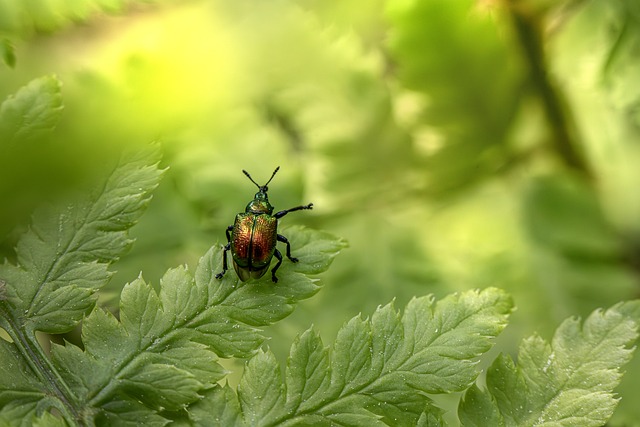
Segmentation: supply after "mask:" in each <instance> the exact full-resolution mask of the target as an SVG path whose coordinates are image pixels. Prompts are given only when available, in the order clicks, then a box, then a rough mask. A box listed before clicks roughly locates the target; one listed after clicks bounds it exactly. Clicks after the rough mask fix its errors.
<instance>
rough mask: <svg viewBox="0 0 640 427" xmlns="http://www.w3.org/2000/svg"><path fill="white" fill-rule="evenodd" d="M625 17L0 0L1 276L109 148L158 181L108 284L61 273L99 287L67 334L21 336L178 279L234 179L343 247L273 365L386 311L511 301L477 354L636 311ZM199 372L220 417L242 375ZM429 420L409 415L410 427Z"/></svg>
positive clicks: (226, 214)
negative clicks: (156, 146) (496, 294)
mask: <svg viewBox="0 0 640 427" xmlns="http://www.w3.org/2000/svg"><path fill="white" fill-rule="evenodd" d="M637 4H638V3H637V1H635V0H619V1H607V0H579V1H575V0H561V1H549V0H520V1H514V0H504V1H487V0H476V1H472V0H455V1H451V0H370V1H365V0H345V1H322V0H302V1H296V2H293V1H288V0H278V1H273V2H272V1H270V2H259V1H255V0H238V1H233V2H228V1H218V0H216V1H204V0H193V1H189V2H175V1H160V0H155V1H151V0H148V1H137V0H128V1H119V0H116V1H111V0H109V1H102V0H74V1H66V2H65V1H39V0H38V1H35V0H32V1H21V0H0V104H1V106H0V200H2V206H3V208H2V209H0V258H4V257H6V258H8V263H9V264H10V265H18V263H21V262H22V261H21V259H22V257H23V256H24V254H23V255H21V253H20V251H18V252H15V251H14V248H15V247H16V246H20V245H19V243H20V242H21V241H23V240H22V239H24V237H22V236H25V231H26V232H27V233H29V231H28V230H27V229H28V226H29V224H30V223H33V224H41V225H42V224H45V223H47V221H49V222H50V221H52V219H51V218H50V217H49V216H48V214H46V212H48V211H47V210H46V209H49V208H46V207H45V208H43V207H42V206H43V205H45V206H52V204H51V203H53V205H57V206H63V207H67V206H68V204H69V203H71V202H67V201H68V200H69V201H71V200H74V202H73V206H76V204H75V203H76V202H75V200H77V198H76V196H74V195H75V194H87V193H86V192H85V190H86V189H89V188H98V186H99V185H100V183H101V182H103V179H104V176H108V173H109V169H110V167H112V166H113V165H116V164H117V163H118V161H119V159H120V158H121V157H120V154H121V152H122V149H123V148H129V149H130V150H133V151H135V150H136V149H137V148H140V147H142V146H143V145H146V144H148V142H149V141H153V140H160V144H161V146H162V150H163V152H164V159H163V160H162V166H161V169H163V168H164V167H165V166H168V167H169V169H167V170H166V172H165V173H164V180H163V183H162V184H161V185H160V186H159V187H158V189H157V190H156V191H155V193H154V194H155V196H154V200H153V203H151V205H150V206H149V210H148V212H147V214H146V215H145V216H144V217H142V218H141V219H140V222H139V224H138V225H137V226H136V228H134V229H132V230H131V236H132V237H135V238H136V240H137V243H136V245H134V246H133V248H132V250H131V252H130V253H129V254H128V256H127V257H124V258H122V259H121V260H118V261H117V263H116V264H114V267H113V269H114V270H117V272H115V271H114V270H106V267H104V266H101V265H102V264H96V265H93V264H91V266H90V267H86V266H85V267H86V268H92V269H93V268H97V269H103V270H101V271H103V273H102V274H103V275H102V276H100V277H98V276H96V277H94V276H90V277H88V278H87V281H86V286H84V285H78V286H77V288H76V289H75V290H74V292H76V294H77V295H76V299H74V300H73V301H77V302H78V305H77V306H74V308H73V309H71V310H70V311H69V313H70V315H69V316H68V317H67V316H66V315H56V314H53V312H52V313H51V314H50V315H51V316H54V317H56V316H58V317H59V319H58V320H61V319H63V318H64V319H67V320H66V321H62V322H58V321H56V322H52V323H48V321H47V322H44V321H42V322H40V321H39V322H38V324H39V325H42V324H45V323H46V324H47V325H50V327H51V329H50V332H60V331H62V330H67V329H69V327H70V326H72V325H75V324H76V323H77V322H78V321H79V320H80V319H81V318H82V315H83V314H84V313H87V312H88V311H89V310H91V307H92V306H93V304H94V300H95V298H96V297H97V298H99V301H100V303H101V306H102V307H103V308H102V309H109V310H111V311H113V312H117V310H118V307H119V304H120V293H121V291H122V286H123V284H124V283H133V282H134V281H135V279H136V277H138V276H139V274H140V271H143V273H144V277H145V280H146V281H145V282H144V283H153V284H157V283H159V281H160V279H161V278H162V277H163V276H164V275H165V272H166V271H167V269H169V268H171V267H173V266H176V265H184V264H187V265H190V266H195V265H197V263H198V259H199V258H200V257H201V256H202V254H203V253H205V252H207V250H208V249H209V248H210V247H211V245H212V244H213V243H214V242H216V241H222V240H224V228H225V227H226V226H227V225H229V224H230V223H231V221H232V220H233V217H234V215H235V213H237V212H239V211H241V210H242V209H243V208H244V206H245V205H246V203H247V201H248V200H249V198H250V197H251V196H252V195H253V192H254V191H255V188H254V187H253V186H252V185H251V183H249V182H248V181H247V180H246V178H244V176H243V175H242V173H241V169H247V170H249V171H250V172H251V173H252V175H254V176H255V177H256V179H257V180H258V181H260V180H261V179H260V178H261V177H262V178H266V177H267V176H268V174H269V173H270V172H271V171H272V170H273V168H274V167H275V166H277V165H280V166H281V167H282V169H281V172H280V173H279V175H278V177H277V178H276V179H275V180H274V182H272V183H271V184H270V193H269V195H270V199H271V202H272V204H274V206H275V207H276V209H285V208H287V207H290V206H295V205H298V204H301V203H308V202H313V203H314V211H313V214H312V215H306V216H302V215H301V216H287V217H286V218H285V219H284V221H283V226H284V225H285V224H298V225H300V224H304V225H307V226H309V227H310V228H313V229H325V230H329V231H330V232H331V233H332V234H335V235H340V236H344V237H345V238H346V239H347V240H348V241H349V243H350V249H349V250H345V251H343V253H342V255H341V257H340V258H338V261H337V262H336V263H335V265H334V266H333V268H332V269H331V270H329V271H328V272H327V273H325V275H324V276H323V282H324V283H325V286H324V288H323V291H322V292H319V293H318V294H317V295H316V296H315V297H314V298H313V299H310V300H308V301H306V302H305V303H304V304H301V305H300V306H299V307H298V309H297V310H296V311H295V312H294V313H292V314H291V316H290V317H289V318H288V319H287V320H285V321H282V322H279V323H278V324H276V325H274V326H272V327H269V328H267V329H266V330H265V332H264V334H266V336H269V337H271V338H273V339H271V340H270V342H269V351H270V352H272V353H273V354H274V357H275V360H276V361H280V362H282V361H284V360H285V358H286V357H287V354H288V351H289V346H290V343H291V342H292V341H293V340H294V339H295V337H296V336H298V335H299V334H300V332H301V331H303V330H306V329H307V328H308V327H309V326H310V325H311V324H313V325H314V330H315V331H317V334H318V335H319V336H321V337H322V339H323V342H333V341H334V340H335V336H336V334H337V333H338V330H339V329H340V327H341V325H342V323H343V322H344V320H345V319H349V318H351V317H353V316H354V315H355V314H357V313H359V312H363V313H372V312H374V311H375V309H376V307H377V306H378V305H379V304H381V303H384V302H386V301H389V300H392V299H395V300H396V305H397V306H398V307H404V306H405V305H406V304H408V302H409V301H410V300H411V298H413V297H414V296H422V295H427V294H434V295H435V296H436V297H437V298H438V299H440V298H443V297H444V296H445V295H448V294H451V293H452V292H458V291H464V290H467V289H472V288H481V289H484V288H487V287H489V286H497V287H499V288H502V289H504V290H506V291H507V292H508V293H509V294H510V295H511V296H512V297H513V299H514V301H515V305H516V306H517V307H518V309H517V310H516V311H515V312H514V314H513V315H512V317H511V319H510V327H509V328H507V329H506V331H505V335H504V337H503V338H502V339H501V340H499V341H498V348H499V350H500V351H503V352H505V353H507V354H511V355H513V356H515V355H516V352H517V351H518V347H519V343H520V341H521V339H522V337H525V336H532V335H534V334H539V335H540V336H542V337H551V336H552V334H553V331H554V330H555V329H556V328H557V327H558V325H560V324H561V323H562V322H563V321H564V320H565V319H567V318H569V317H571V316H575V315H580V316H582V317H584V318H585V319H586V318H588V316H589V315H590V313H592V312H593V311H594V310H596V309H597V308H600V307H611V306H614V305H615V304H616V303H618V302H620V301H624V300H629V299H633V298H637V296H638V294H639V293H638V287H639V286H640V267H639V265H640V223H639V222H638V218H640V197H638V187H639V184H640V168H638V166H637V165H638V164H640V146H639V145H638V143H637V141H639V140H640V130H639V129H640V114H639V111H640V109H639V108H638V107H639V106H640V90H639V89H638V88H639V87H640V86H639V85H638V84H637V79H638V75H640V74H639V72H640V55H639V54H638V52H639V50H640V37H638V36H639V35H640V25H638V23H640V9H639V8H638V5H637ZM63 105H64V108H62V106H63ZM141 188H142V187H141ZM147 190H148V189H145V188H142V189H141V190H140V191H143V192H146V191H147ZM137 194H139V195H140V194H142V193H137ZM145 194H146V193H145ZM89 199H90V198H89ZM83 200H85V201H87V200H88V199H87V198H85V199H83ZM60 201H62V202H61V203H62V204H60ZM145 203H146V202H145ZM78 206H79V205H78ZM76 208H77V206H76ZM33 212H36V213H35V214H34V217H33V219H30V218H31V215H32V213H33ZM43 212H44V214H43ZM59 213H60V212H57V213H56V214H59ZM76 213H77V212H76ZM52 215H53V214H52ZM49 225H50V226H51V225H52V224H49ZM34 230H36V232H37V228H36V229H31V231H30V232H31V233H34ZM298 230H300V229H299V228H298V227H293V228H292V231H294V233H293V235H298V234H300V235H299V237H297V238H302V239H303V238H304V237H303V236H304V233H298ZM61 231H62V232H66V231H69V229H63V230H61ZM60 236H64V233H62V234H60ZM87 236H89V235H87ZM44 237H47V236H44ZM61 239H62V237H61ZM63 240H64V239H62V240H60V241H63ZM111 243H113V244H116V241H115V240H114V241H113V242H111ZM298 244H299V245H300V246H305V245H304V244H303V242H299V243H298ZM126 246H127V248H128V247H129V245H128V244H127V245H126ZM305 247H306V246H305ZM294 248H295V245H294ZM47 250H49V251H50V253H49V254H47V253H45V252H46V251H44V249H43V251H42V252H38V254H40V255H42V256H38V257H37V258H38V259H39V260H40V259H41V261H42V262H43V263H46V262H47V261H46V260H47V259H49V260H51V256H57V252H56V251H55V249H53V248H52V247H49V248H48V249H47ZM105 250H106V251H111V250H113V251H116V252H118V254H119V253H120V252H119V250H120V249H118V250H116V249H115V248H113V247H111V249H108V248H105ZM114 253H115V252H114ZM111 255H113V254H111ZM307 255H309V254H307ZM117 257H118V258H119V255H118V256H117ZM115 258H116V256H115V255H113V256H112V257H111V258H109V259H108V260H107V259H102V258H100V259H99V261H100V262H102V261H108V262H111V261H114V260H115ZM75 261H76V260H75V258H74V259H73V260H71V261H70V262H69V263H67V262H66V261H65V262H62V263H61V264H60V265H61V266H65V265H67V266H72V265H75V264H73V263H74V262H75ZM79 262H80V263H84V262H87V261H86V260H84V259H80V260H79ZM25 265H26V264H25ZM285 266H286V262H285ZM31 267H34V268H36V267H37V268H46V264H45V265H44V267H41V266H37V265H31ZM31 267H29V268H31ZM37 268H36V270H37ZM79 268H80V267H79ZM83 268H84V267H83ZM283 268H285V267H283ZM92 271H93V270H92ZM14 273H15V272H14ZM16 274H17V273H16ZM7 276H8V275H7ZM108 277H112V279H111V280H110V281H109V283H108V284H105V283H106V282H107V278H108ZM0 279H2V280H4V281H7V280H6V279H7V277H2V275H0ZM93 279H95V280H93ZM29 280H30V281H29V283H37V277H34V278H30V279H29ZM33 280H35V281H36V282H33ZM89 282H91V284H89ZM0 283H2V282H0ZM65 283H66V285H68V286H71V284H70V282H65ZM136 283H138V282H136ZM136 286H142V285H139V284H138V285H136ZM145 286H147V285H145ZM98 287H100V289H101V290H100V292H95V289H96V288H98ZM27 288H29V287H27ZM7 292H8V289H7V288H6V287H5V286H4V285H2V286H0V298H6V296H7ZM25 292H26V290H25ZM81 294H82V295H81ZM148 295H151V294H148ZM41 303H42V304H44V305H42V307H47V304H46V301H44V302H41ZM69 304H70V305H73V304H71V303H69ZM38 307H40V306H38ZM42 309H44V308H42ZM42 313H44V312H42ZM29 316H30V315H29ZM589 319H590V318H589ZM54 320H55V319H54ZM65 339H67V340H70V341H71V342H73V343H75V344H79V343H80V338H79V336H78V334H77V332H76V333H75V335H74V334H73V333H71V334H67V335H65ZM527 342H529V341H527ZM56 348H57V347H56ZM55 351H57V350H55ZM55 351H54V353H55ZM265 351H266V350H265ZM264 354H270V353H264ZM264 357H266V356H264ZM507 358H508V357H507V356H504V357H503V360H507ZM619 361H622V359H619ZM482 363H483V364H484V365H488V364H489V363H490V361H489V360H483V361H482ZM484 365H483V366H484ZM224 366H225V369H230V370H234V371H236V373H234V374H233V375H232V376H230V377H229V381H230V383H231V384H232V386H231V387H226V388H221V389H220V390H224V392H220V393H219V394H218V395H217V397H216V398H217V399H223V398H224V399H226V400H230V401H233V399H231V397H233V396H231V395H230V394H229V393H231V392H232V391H233V389H235V385H236V384H237V383H238V382H239V381H240V372H241V371H242V363H228V364H225V365H224ZM514 366H516V368H514V369H516V371H517V370H518V369H525V368H524V367H522V368H521V364H520V363H519V361H518V360H516V362H515V365H514ZM619 366H620V365H617V366H611V368H612V369H613V368H617V367H619ZM626 370H627V374H626V375H625V377H624V378H623V381H622V384H621V386H620V388H618V389H617V392H618V393H619V395H620V396H621V397H622V399H621V401H620V404H619V405H618V407H617V410H616V412H615V414H614V415H613V418H612V419H611V420H610V423H611V424H612V425H614V426H616V425H632V426H633V425H640V424H638V421H637V420H640V407H639V406H638V405H635V404H634V403H633V402H634V401H635V400H637V398H638V397H639V395H640V388H639V387H638V385H637V384H638V383H639V382H640V380H639V378H640V377H639V375H640V361H639V360H638V358H635V359H632V362H631V363H630V364H629V365H628V367H627V369H626ZM514 372H515V371H514ZM12 375H19V373H18V372H12ZM514 375H515V374H514ZM25 381H26V379H25ZM487 381H489V380H487ZM205 382H206V381H205ZM480 382H481V384H482V377H481V381H480ZM203 384H204V383H203ZM479 390H484V388H483V387H482V386H481V387H480V389H479ZM610 391H611V390H607V392H610ZM467 395H470V394H469V393H467ZM483 402H484V403H487V402H489V401H488V400H486V399H485V400H484V401H483ZM434 405H440V406H441V405H442V403H441V402H440V401H438V400H436V401H435V404H434ZM239 408H240V407H239ZM240 409H242V408H240ZM240 409H239V410H240ZM118 410H121V411H122V412H123V413H125V412H127V410H128V409H127V408H125V407H119V409H117V408H116V409H114V411H116V412H117V411H118ZM229 411H231V412H229V414H227V415H229V416H232V415H230V414H232V413H233V414H235V413H236V412H233V410H232V409H229ZM455 413H456V411H455V410H452V408H445V410H444V411H441V410H440V409H439V408H437V406H432V407H431V409H430V410H427V409H425V413H424V414H423V416H422V418H420V420H421V421H420V422H424V423H426V422H427V421H426V420H432V421H433V422H440V421H442V420H443V422H447V423H452V424H453V425H456V423H457V422H458V421H459V420H458V419H457V417H456V415H455ZM495 414H496V416H498V412H495ZM141 416H142V415H141ZM500 416H503V417H504V416H505V413H501V415H500ZM3 417H5V418H6V415H3ZM46 417H47V416H45V418H46ZM0 419H1V418H0ZM496 419H497V418H496ZM603 419H604V418H603ZM438 420H440V421H438ZM148 421H149V422H151V419H149V420H148ZM44 422H46V421H43V423H44ZM52 422H53V421H52ZM624 423H626V424H624ZM425 425H426V424H425Z"/></svg>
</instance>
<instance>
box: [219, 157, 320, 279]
mask: <svg viewBox="0 0 640 427" xmlns="http://www.w3.org/2000/svg"><path fill="white" fill-rule="evenodd" d="M278 170H280V166H278V167H277V168H276V170H274V171H273V174H271V178H269V181H267V183H266V184H265V185H258V183H257V182H255V181H254V180H253V178H251V175H249V172H247V171H246V170H244V169H243V170H242V172H243V173H244V174H245V175H246V176H247V178H249V179H250V180H251V182H253V183H254V184H255V185H256V187H258V192H257V193H256V195H255V196H254V197H253V200H252V201H250V202H249V204H248V205H247V207H246V208H245V210H244V212H241V213H239V214H237V215H236V219H235V222H234V224H233V225H230V226H228V227H227V229H226V231H225V234H226V235H227V244H226V245H225V246H224V250H223V252H222V271H221V272H220V273H218V274H216V278H217V279H221V278H222V276H224V274H225V273H226V272H227V270H228V269H229V268H228V264H227V252H228V251H229V250H231V256H232V258H233V268H234V270H236V273H238V277H239V278H240V280H242V281H243V282H246V281H247V280H249V279H251V278H253V279H259V278H260V277H262V276H264V274H265V273H266V272H267V269H268V268H269V265H270V264H271V259H272V258H273V257H274V256H275V257H276V259H277V260H278V263H277V264H276V265H275V267H273V268H272V269H271V280H272V281H273V282H274V283H276V282H278V278H277V277H276V271H278V268H280V264H282V254H281V253H280V251H279V250H278V249H277V248H276V244H277V242H282V243H285V244H286V245H287V252H286V255H287V258H289V259H290V260H291V262H298V259H297V258H294V257H292V256H291V244H290V243H289V241H288V240H287V238H286V237H284V236H283V235H281V234H278V220H279V219H280V218H282V217H283V216H285V215H286V214H288V213H289V212H294V211H299V210H303V209H312V208H313V203H309V204H308V205H303V206H296V207H295V208H291V209H285V210H283V211H280V212H277V213H276V214H275V215H274V214H273V206H271V203H269V198H268V197H267V191H269V188H268V187H267V185H269V183H270V182H271V180H272V179H273V177H274V176H276V173H277V172H278Z"/></svg>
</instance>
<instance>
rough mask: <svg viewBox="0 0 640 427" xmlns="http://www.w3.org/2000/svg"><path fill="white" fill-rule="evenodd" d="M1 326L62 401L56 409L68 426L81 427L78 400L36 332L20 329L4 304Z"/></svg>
mask: <svg viewBox="0 0 640 427" xmlns="http://www.w3.org/2000/svg"><path fill="white" fill-rule="evenodd" d="M0 326H2V328H3V329H5V330H6V332H7V333H8V334H9V336H10V337H11V339H12V340H13V345H15V346H16V348H17V349H18V351H19V352H20V354H22V356H23V358H24V360H25V361H26V363H27V364H28V365H29V367H30V368H31V370H32V371H33V373H34V374H35V375H36V376H37V377H38V378H39V379H40V381H41V382H42V384H43V385H45V386H46V388H47V389H48V391H49V392H50V393H51V396H53V397H55V398H56V399H57V400H59V401H60V405H56V408H57V409H58V410H59V411H60V412H61V413H62V415H63V417H64V419H65V421H66V422H67V424H69V425H70V426H78V425H81V424H79V422H80V420H82V418H81V416H80V413H79V411H78V409H77V407H78V405H77V398H76V396H75V395H74V393H73V392H72V391H71V390H70V389H69V388H68V386H67V384H66V383H65V382H64V380H63V379H62V377H61V376H60V374H59V373H58V371H57V370H56V369H55V367H54V366H53V365H52V364H51V361H50V360H49V358H48V357H47V356H46V355H45V354H44V351H43V350H42V347H40V344H39V343H38V340H37V339H36V336H35V331H24V330H22V329H21V328H20V327H18V325H17V322H16V321H15V319H13V317H12V316H11V313H10V312H8V311H7V310H6V309H5V307H4V305H3V304H0Z"/></svg>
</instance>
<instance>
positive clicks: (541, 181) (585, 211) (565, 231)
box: [524, 176, 621, 257]
mask: <svg viewBox="0 0 640 427" xmlns="http://www.w3.org/2000/svg"><path fill="white" fill-rule="evenodd" d="M524 213H525V220H526V224H527V228H528V231H529V233H530V234H531V236H532V237H533V238H534V239H535V240H536V241H537V242H539V243H541V244H543V245H545V246H548V247H550V248H552V249H554V250H556V251H558V252H559V253H562V254H566V255H574V256H575V255H584V256H591V257H593V256H600V257H616V256H618V255H619V253H620V250H621V248H620V242H619V241H618V236H617V235H616V233H615V231H614V229H613V227H612V226H611V225H610V224H608V223H607V220H606V218H605V215H604V213H603V212H602V208H601V207H600V205H599V202H598V199H597V197H596V194H595V193H594V192H593V190H592V189H591V188H589V187H588V185H587V183H585V182H582V181H580V180H578V179H575V178H571V177H568V176H562V177H550V176H549V177H542V178H538V179H536V180H534V181H533V183H532V184H531V187H530V188H529V191H528V193H527V195H526V200H525V207H524Z"/></svg>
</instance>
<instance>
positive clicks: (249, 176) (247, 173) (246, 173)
mask: <svg viewBox="0 0 640 427" xmlns="http://www.w3.org/2000/svg"><path fill="white" fill-rule="evenodd" d="M242 172H244V174H245V175H247V178H249V179H250V180H251V182H253V183H254V184H255V185H256V187H258V188H260V186H259V185H258V183H257V182H255V181H254V180H253V178H251V175H249V172H247V171H246V170H244V169H242Z"/></svg>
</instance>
